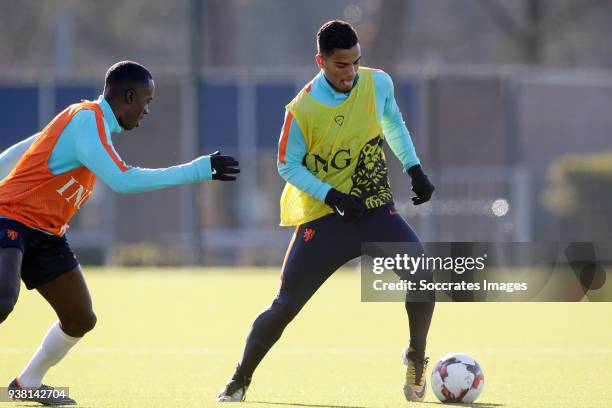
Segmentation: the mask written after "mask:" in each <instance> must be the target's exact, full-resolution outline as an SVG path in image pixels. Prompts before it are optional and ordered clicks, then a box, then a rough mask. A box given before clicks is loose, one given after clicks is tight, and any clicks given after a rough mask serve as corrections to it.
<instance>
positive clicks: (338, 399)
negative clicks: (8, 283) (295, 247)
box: [0, 268, 612, 408]
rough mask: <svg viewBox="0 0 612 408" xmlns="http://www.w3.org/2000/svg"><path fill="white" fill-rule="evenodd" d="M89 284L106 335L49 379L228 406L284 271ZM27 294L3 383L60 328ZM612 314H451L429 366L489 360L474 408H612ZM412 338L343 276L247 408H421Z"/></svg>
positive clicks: (445, 314) (163, 402)
mask: <svg viewBox="0 0 612 408" xmlns="http://www.w3.org/2000/svg"><path fill="white" fill-rule="evenodd" d="M86 276H87V280H88V282H89V285H90V290H91V293H92V296H93V299H94V307H95V310H96V313H97V315H98V325H97V327H96V328H95V330H94V331H93V332H92V333H90V334H89V335H88V336H87V337H86V338H84V339H83V340H82V341H81V342H80V343H79V344H78V345H77V346H76V348H75V349H74V350H73V351H72V352H71V354H70V355H69V356H68V357H67V358H66V359H65V360H64V361H63V362H61V363H60V365H58V366H56V367H54V368H53V369H52V370H51V371H50V372H49V374H48V376H47V377H46V382H47V383H49V384H51V385H57V386H69V387H70V393H71V396H72V397H74V398H75V399H77V401H78V402H79V406H82V407H105V408H114V407H211V406H218V404H217V403H215V402H214V400H215V396H216V395H217V393H218V391H219V390H220V389H221V388H222V386H223V385H224V384H225V382H226V380H227V379H228V377H229V376H230V375H231V374H232V372H233V369H234V366H235V364H236V362H237V359H238V357H239V356H240V353H241V352H242V347H243V344H244V340H245V337H246V335H247V333H248V330H249V328H250V325H251V323H252V321H253V319H254V318H255V317H256V316H257V315H258V313H259V312H260V311H261V310H262V309H264V308H265V307H266V306H267V305H268V304H269V302H270V301H271V300H272V299H273V297H274V295H275V293H276V290H277V288H278V271H277V270H276V269H257V270H255V269H236V268H231V269H229V268H228V269H224V268H213V269H199V270H187V269H136V270H134V269H132V270H128V269H118V268H107V269H95V268H87V269H86ZM22 290H23V291H22V293H21V297H20V299H19V302H18V305H17V307H16V310H15V311H14V313H13V314H12V315H11V316H10V317H9V320H8V321H7V322H5V323H4V324H3V325H2V326H0V381H4V383H6V384H8V382H9V381H10V380H11V379H12V378H13V377H14V376H15V375H16V374H18V373H19V372H20V370H21V369H22V368H23V366H24V365H25V364H26V363H27V361H28V359H29V358H30V356H31V354H32V352H33V351H34V349H35V348H36V347H37V345H38V343H39V342H40V340H41V337H42V336H43V334H44V333H45V332H46V330H47V329H48V327H49V326H50V325H51V323H52V322H53V321H54V319H55V317H54V315H53V312H52V310H51V309H50V308H49V307H48V306H47V304H46V303H45V302H44V300H43V299H42V298H41V297H40V296H39V295H38V293H37V292H28V291H26V290H25V288H22ZM611 315H612V303H480V304H465V303H461V304H459V303H455V304H451V303H443V304H442V303H441V304H438V306H437V309H436V314H435V317H434V321H433V324H432V328H431V331H430V338H429V347H428V355H429V356H430V357H431V359H432V360H434V362H435V360H437V359H438V357H440V356H441V355H443V354H446V353H449V352H454V351H461V352H465V353H468V354H471V355H472V356H474V357H475V358H477V359H478V360H479V362H480V363H481V366H482V367H483V369H484V372H485V387H484V392H483V394H482V395H481V397H480V398H479V400H478V401H477V403H476V404H472V405H473V406H480V407H605V406H611V405H610V404H611V402H610V401H612V370H611V369H610V367H612V325H611V324H610V316H611ZM407 340H408V330H407V324H406V317H405V312H404V309H403V305H402V304H401V303H361V302H360V288H359V275H358V274H357V272H354V271H353V270H346V271H341V272H338V273H337V274H336V275H334V276H333V277H332V278H331V279H330V280H329V281H328V282H327V283H326V284H325V285H324V286H323V288H322V289H321V290H320V291H319V292H318V293H317V294H316V295H315V297H314V298H313V299H312V300H311V302H310V303H309V304H308V305H307V306H306V307H305V308H304V310H303V311H302V313H301V314H300V315H299V316H298V317H297V318H296V320H295V321H294V322H293V323H292V324H291V325H290V326H289V327H288V328H287V330H286V331H285V334H284V335H283V337H282V338H281V340H280V341H279V343H277V345H276V346H275V348H273V349H272V351H271V353H270V354H269V356H268V357H267V358H266V359H265V360H264V361H263V363H262V364H261V366H260V367H259V369H258V371H257V372H256V375H255V377H254V379H253V383H252V386H251V389H250V390H249V392H248V394H247V402H246V405H245V407H248V408H251V407H252V408H255V407H267V406H269V407H283V406H287V407H289V406H298V407H368V408H370V407H402V406H417V404H414V403H412V404H411V403H407V402H406V401H405V400H404V397H403V394H402V390H401V387H402V381H403V375H404V368H403V366H402V364H401V350H402V348H403V347H404V346H405V344H406V343H407ZM432 365H433V364H432ZM431 404H438V401H437V400H436V399H435V396H434V395H433V393H431V392H429V393H428V396H427V399H426V405H424V406H430V405H431ZM14 405H16V406H27V405H30V406H31V404H14ZM0 406H12V404H11V403H3V404H0ZM230 406H235V404H234V405H230Z"/></svg>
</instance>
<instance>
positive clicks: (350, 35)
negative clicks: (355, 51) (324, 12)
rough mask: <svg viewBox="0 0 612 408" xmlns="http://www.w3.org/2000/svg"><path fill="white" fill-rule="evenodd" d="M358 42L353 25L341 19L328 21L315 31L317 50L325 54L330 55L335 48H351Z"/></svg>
mask: <svg viewBox="0 0 612 408" xmlns="http://www.w3.org/2000/svg"><path fill="white" fill-rule="evenodd" d="M358 42H359V39H358V38H357V33H356V32H355V29H354V28H353V26H352V25H350V24H349V23H347V22H346V21H343V20H332V21H328V22H327V23H325V24H323V26H322V27H321V28H320V29H319V32H318V33H317V51H318V52H319V54H321V55H325V56H328V55H331V54H332V53H333V52H334V50H335V49H337V48H339V49H343V50H348V49H350V48H353V47H354V46H355V44H357V43H358Z"/></svg>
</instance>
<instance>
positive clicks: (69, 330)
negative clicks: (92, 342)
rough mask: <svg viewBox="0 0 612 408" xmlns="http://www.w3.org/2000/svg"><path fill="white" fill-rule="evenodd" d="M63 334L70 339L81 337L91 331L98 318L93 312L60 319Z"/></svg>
mask: <svg viewBox="0 0 612 408" xmlns="http://www.w3.org/2000/svg"><path fill="white" fill-rule="evenodd" d="M60 321H61V323H62V329H63V330H64V333H66V334H67V335H69V336H72V337H83V336H84V335H85V334H86V333H87V332H90V331H92V330H93V328H94V327H95V326H96V323H97V321H98V318H97V317H96V314H95V313H94V312H93V310H90V311H88V312H87V313H83V314H81V315H79V316H74V317H71V318H68V319H63V320H62V319H60Z"/></svg>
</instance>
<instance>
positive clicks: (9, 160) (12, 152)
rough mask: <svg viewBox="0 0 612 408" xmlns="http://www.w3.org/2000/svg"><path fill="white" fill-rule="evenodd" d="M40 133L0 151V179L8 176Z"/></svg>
mask: <svg viewBox="0 0 612 408" xmlns="http://www.w3.org/2000/svg"><path fill="white" fill-rule="evenodd" d="M36 137H38V133H36V134H35V135H32V136H30V137H28V138H27V139H24V140H22V141H21V142H19V143H16V144H14V145H12V146H11V147H9V148H8V149H6V150H5V151H3V152H2V153H0V180H2V179H3V178H5V177H6V176H8V174H9V173H10V172H11V170H13V167H15V165H16V164H17V162H19V159H20V158H21V156H23V154H24V153H25V152H26V150H28V149H29V148H30V146H32V143H34V139H36Z"/></svg>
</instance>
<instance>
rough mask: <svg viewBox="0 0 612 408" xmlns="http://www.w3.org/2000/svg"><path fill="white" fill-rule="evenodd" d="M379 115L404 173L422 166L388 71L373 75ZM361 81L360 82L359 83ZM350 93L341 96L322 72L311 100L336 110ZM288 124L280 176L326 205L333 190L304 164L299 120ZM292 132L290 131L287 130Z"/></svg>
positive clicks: (313, 89)
mask: <svg viewBox="0 0 612 408" xmlns="http://www.w3.org/2000/svg"><path fill="white" fill-rule="evenodd" d="M373 76H374V85H375V97H376V114H377V116H378V119H379V120H380V123H381V126H382V128H383V132H384V134H385V139H386V140H387V143H388V144H389V147H390V148H391V150H392V151H393V154H395V156H396V157H397V158H398V159H399V160H400V162H401V163H402V165H403V168H404V173H406V172H407V171H408V169H409V168H410V167H412V166H414V165H416V164H420V161H419V158H418V156H417V154H416V151H415V149H414V144H413V143H412V139H411V138H410V133H409V132H408V129H407V128H406V124H405V123H404V119H403V118H402V113H401V111H400V110H399V107H398V106H397V102H396V101H395V92H394V90H393V81H392V79H391V77H390V76H389V74H387V73H386V72H384V71H380V70H376V71H373ZM358 80H359V78H357V81H358ZM349 95H350V92H349V93H344V92H338V91H336V90H335V89H334V88H332V86H331V85H330V84H329V82H327V80H326V79H325V76H324V75H323V71H321V72H319V73H318V74H317V76H315V78H314V79H313V80H312V82H311V90H310V96H312V97H313V98H314V99H315V100H317V101H318V102H320V103H321V104H323V105H326V106H331V107H335V106H338V105H340V104H341V103H342V102H344V101H345V100H346V98H348V96H349ZM287 118H288V115H287V112H285V120H284V124H283V128H282V130H281V138H282V137H283V135H284V134H285V132H288V136H287V141H286V148H285V149H286V150H285V156H284V157H285V160H284V161H283V162H281V161H280V159H279V160H277V169H278V173H279V174H280V176H281V177H282V178H283V179H284V180H285V181H287V182H288V183H291V184H293V185H294V186H295V187H297V188H298V189H300V190H302V191H304V192H305V193H307V194H309V195H311V196H313V197H315V198H317V199H318V200H321V201H325V196H326V195H327V193H328V192H329V190H330V189H331V188H332V187H331V186H330V185H329V184H327V183H325V182H323V181H321V180H320V179H319V178H317V177H316V176H315V175H314V174H312V173H311V172H310V171H309V170H308V169H307V168H306V167H305V166H304V165H303V163H302V160H303V158H304V156H305V155H306V154H307V153H308V151H307V146H306V142H305V138H304V134H303V133H302V130H301V129H300V126H299V125H298V123H297V122H296V120H295V118H293V119H291V121H288V120H287ZM287 128H288V130H287Z"/></svg>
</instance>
